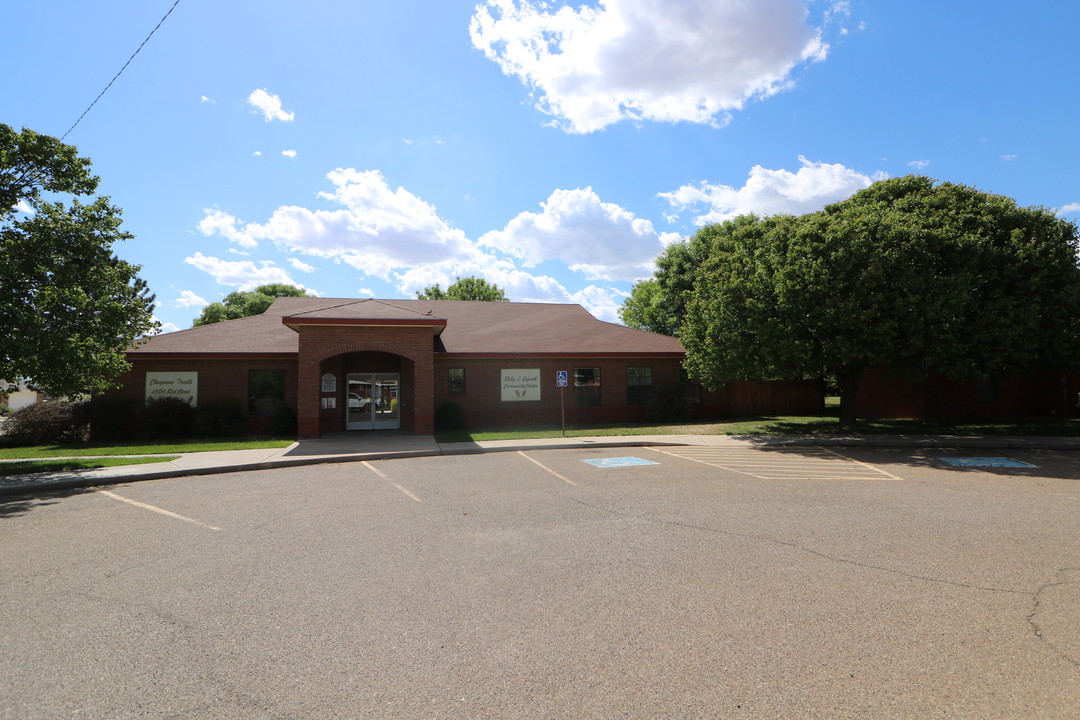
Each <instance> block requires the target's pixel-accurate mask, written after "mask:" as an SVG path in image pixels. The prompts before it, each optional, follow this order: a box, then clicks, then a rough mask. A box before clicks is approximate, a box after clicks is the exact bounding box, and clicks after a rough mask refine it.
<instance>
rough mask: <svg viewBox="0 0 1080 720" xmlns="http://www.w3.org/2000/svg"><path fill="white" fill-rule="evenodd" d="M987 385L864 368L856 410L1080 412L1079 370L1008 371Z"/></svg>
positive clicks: (896, 413)
mask: <svg viewBox="0 0 1080 720" xmlns="http://www.w3.org/2000/svg"><path fill="white" fill-rule="evenodd" d="M988 389H989V388H986V387H983V388H982V390H983V391H984V392H983V393H980V386H979V383H976V382H973V381H954V380H950V379H949V378H947V377H944V376H942V375H939V374H937V373H934V372H931V373H929V374H928V375H927V377H926V379H925V380H923V381H921V382H915V381H912V380H909V379H907V378H905V377H904V376H902V375H898V374H895V373H890V372H888V371H887V370H885V369H884V368H881V367H874V368H870V369H868V370H866V371H865V372H864V373H863V378H862V383H861V384H860V385H859V395H858V401H857V404H856V405H857V412H858V414H859V415H861V416H863V417H879V418H927V419H942V420H963V419H968V418H972V419H977V418H993V417H997V418H1008V417H1040V416H1041V417H1045V416H1059V417H1065V416H1072V415H1077V414H1080V408H1078V397H1077V394H1078V393H1080V374H1078V373H1044V374H1040V375H1035V376H1024V375H1009V376H1008V377H1005V378H1003V379H1001V380H999V381H997V382H996V383H994V387H993V390H994V392H993V393H992V394H986V392H985V391H986V390H988Z"/></svg>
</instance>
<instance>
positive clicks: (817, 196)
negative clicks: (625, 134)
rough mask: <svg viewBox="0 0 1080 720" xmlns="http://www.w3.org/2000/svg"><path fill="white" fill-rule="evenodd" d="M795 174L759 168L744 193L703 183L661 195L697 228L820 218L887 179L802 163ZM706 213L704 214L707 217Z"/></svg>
mask: <svg viewBox="0 0 1080 720" xmlns="http://www.w3.org/2000/svg"><path fill="white" fill-rule="evenodd" d="M799 163H800V164H801V167H800V168H799V169H798V170H797V171H795V172H791V171H790V170H782V169H781V170H769V169H767V168H763V167H761V166H760V165H755V166H754V167H753V169H751V170H750V177H749V178H748V179H747V181H746V184H745V185H743V186H742V187H740V188H735V187H731V186H730V185H710V184H709V183H706V182H701V183H698V184H696V185H683V186H682V187H681V188H679V189H678V190H674V191H672V192H666V193H660V197H662V198H665V199H666V200H667V201H668V202H670V203H671V205H672V207H673V208H675V212H676V215H675V216H672V219H674V217H677V213H678V212H681V211H684V210H692V211H693V212H695V213H699V214H697V215H695V217H694V222H695V224H697V225H705V224H707V223H715V222H723V221H724V220H729V219H731V218H733V217H736V216H739V215H747V214H749V213H754V214H756V215H779V214H791V215H802V214H804V213H808V212H815V211H817V210H820V209H821V208H823V207H825V206H826V205H828V204H830V203H834V202H839V201H841V200H844V199H846V198H848V197H850V196H851V195H852V194H854V193H855V192H857V191H859V190H862V189H863V188H866V187H869V186H870V185H871V184H872V183H873V182H874V181H875V180H880V179H882V177H883V175H881V174H875V175H874V176H869V175H866V174H864V173H861V172H858V171H856V170H852V169H851V168H848V167H845V166H843V165H840V164H828V163H815V162H811V161H809V160H807V159H806V158H804V157H801V156H800V157H799ZM703 210H704V212H702V211H703Z"/></svg>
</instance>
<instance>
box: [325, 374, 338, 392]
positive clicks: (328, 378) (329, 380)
mask: <svg viewBox="0 0 1080 720" xmlns="http://www.w3.org/2000/svg"><path fill="white" fill-rule="evenodd" d="M322 391H323V392H324V393H332V392H337V378H336V377H335V376H334V375H333V374H332V373H326V374H325V375H323V376H322Z"/></svg>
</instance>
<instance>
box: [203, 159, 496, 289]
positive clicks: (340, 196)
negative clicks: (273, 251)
mask: <svg viewBox="0 0 1080 720" xmlns="http://www.w3.org/2000/svg"><path fill="white" fill-rule="evenodd" d="M327 178H328V179H329V180H330V182H331V183H332V184H333V185H334V191H333V192H321V193H319V197H320V198H321V199H323V200H327V201H329V202H331V203H332V204H333V205H335V206H337V208H336V209H333V210H312V209H309V208H304V207H298V206H295V205H283V206H281V207H279V208H278V209H277V210H275V211H274V213H273V214H272V215H271V217H270V218H269V219H268V220H267V221H266V222H265V223H261V224H260V223H248V224H242V223H240V221H238V220H237V219H236V218H235V217H234V216H232V215H230V214H228V213H226V212H223V211H221V210H206V211H205V213H206V215H205V217H204V218H203V219H202V221H201V222H200V223H199V230H200V232H202V233H203V234H204V235H220V236H222V237H225V238H227V239H229V240H231V241H233V242H235V243H237V244H238V245H240V246H241V247H245V248H251V247H255V246H257V245H258V243H259V242H260V241H262V240H268V241H270V242H273V243H274V244H275V245H277V246H278V247H280V248H282V249H285V250H286V251H288V252H298V253H302V254H306V255H312V256H315V257H325V258H332V259H334V260H338V261H341V262H345V263H348V264H349V265H352V266H353V267H355V268H357V269H359V270H362V271H363V272H364V273H365V274H367V275H371V276H373V277H379V278H383V279H389V278H390V274H391V272H392V271H393V270H394V269H395V268H403V267H414V266H418V265H424V264H427V263H439V262H444V261H448V260H458V261H463V262H468V261H470V260H472V261H474V262H482V261H483V260H484V255H483V253H482V252H481V251H480V250H479V249H477V248H476V246H475V245H474V244H473V243H471V242H470V241H469V240H468V239H467V238H466V237H465V234H464V233H463V232H462V231H461V230H458V229H456V228H454V227H452V226H451V225H450V224H449V223H447V222H446V221H445V220H443V219H442V218H440V217H439V215H438V213H437V212H436V210H435V208H434V207H433V206H432V205H430V204H429V203H427V202H424V201H423V200H421V199H420V198H418V197H416V196H415V195H413V194H412V193H410V192H409V191H408V190H406V189H404V188H402V187H398V188H396V189H394V188H391V187H390V186H389V185H388V184H387V182H386V179H385V178H384V177H383V176H382V174H381V173H380V172H379V171H378V170H368V171H363V172H361V171H359V170H354V169H351V168H348V169H341V168H339V169H337V170H334V171H333V172H331V173H329V174H328V175H327Z"/></svg>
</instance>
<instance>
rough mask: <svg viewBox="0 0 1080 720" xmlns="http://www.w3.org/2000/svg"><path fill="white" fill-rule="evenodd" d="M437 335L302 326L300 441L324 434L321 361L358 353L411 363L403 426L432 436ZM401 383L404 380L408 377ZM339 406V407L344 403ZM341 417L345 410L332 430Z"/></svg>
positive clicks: (410, 329)
mask: <svg viewBox="0 0 1080 720" xmlns="http://www.w3.org/2000/svg"><path fill="white" fill-rule="evenodd" d="M433 337H434V328H431V327H407V326H406V327H401V326H397V327H358V326H355V325H352V326H348V325H343V326H338V325H302V326H300V357H299V360H298V367H297V377H298V393H299V398H300V400H299V405H298V407H297V415H298V417H299V420H298V422H299V427H298V430H299V435H300V437H302V438H304V437H319V436H320V435H321V433H322V432H323V415H322V411H321V410H320V402H319V398H320V397H321V393H320V384H319V379H320V377H321V375H322V373H323V372H324V365H323V362H324V361H326V360H330V359H332V358H334V357H336V356H339V355H346V354H348V353H359V352H378V353H389V354H392V355H398V356H400V357H402V358H405V359H407V360H409V361H410V362H411V364H412V374H411V378H410V383H409V385H410V387H411V389H410V390H409V391H408V392H407V393H403V395H408V396H407V397H403V398H402V403H403V404H404V406H403V407H402V426H403V427H407V428H411V429H412V431H413V432H414V433H416V434H417V435H427V434H430V433H431V432H433V430H434V416H435V409H434V403H433V402H432V395H433V378H432V373H433V364H434V360H433V357H432V356H433V343H434V340H433ZM327 367H330V366H327ZM334 367H336V366H334ZM342 372H344V367H343V366H342ZM402 380H403V382H404V380H405V378H404V377H403V378H402ZM338 383H339V386H340V385H341V384H343V383H344V377H342V376H339V379H338ZM338 407H339V408H340V407H341V404H340V402H339V405H338ZM343 413H344V410H343V409H342V410H341V412H340V413H339V420H337V421H335V420H333V419H331V420H329V421H328V422H329V425H328V427H334V426H335V423H336V422H343V420H340V418H341V417H342V416H343Z"/></svg>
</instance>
